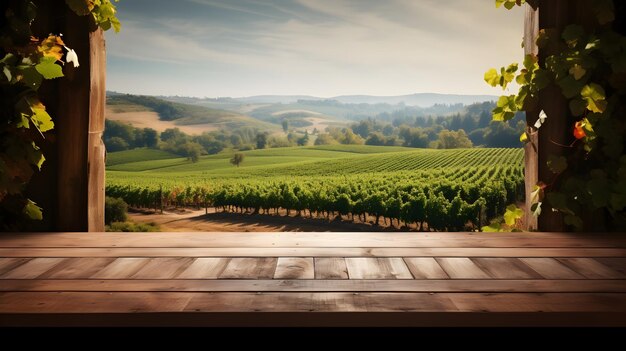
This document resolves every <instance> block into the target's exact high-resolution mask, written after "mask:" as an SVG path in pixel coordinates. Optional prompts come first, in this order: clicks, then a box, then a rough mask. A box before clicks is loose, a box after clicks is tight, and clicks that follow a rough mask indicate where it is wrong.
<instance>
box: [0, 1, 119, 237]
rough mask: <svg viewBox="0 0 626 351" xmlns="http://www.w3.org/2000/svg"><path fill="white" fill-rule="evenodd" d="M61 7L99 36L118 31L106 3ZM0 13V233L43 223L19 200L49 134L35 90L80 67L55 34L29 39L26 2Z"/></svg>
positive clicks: (31, 12) (31, 16)
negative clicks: (95, 29)
mask: <svg viewBox="0 0 626 351" xmlns="http://www.w3.org/2000/svg"><path fill="white" fill-rule="evenodd" d="M116 1H117V0H116ZM66 4H67V5H68V6H69V7H70V8H71V9H72V11H74V12H75V13H76V14H77V15H79V16H91V17H92V18H93V20H94V22H95V24H97V25H98V26H100V27H101V28H102V29H104V30H107V29H110V28H113V29H114V30H115V31H116V32H117V31H119V30H120V22H119V20H118V19H117V17H116V9H115V6H114V5H113V3H111V1H110V0H66ZM0 13H1V14H0V229H2V230H16V229H19V226H20V223H23V222H24V221H27V220H41V219H42V218H43V212H42V209H41V208H40V207H39V206H37V204H36V203H35V202H33V201H32V200H30V199H28V198H26V196H24V194H23V191H24V188H25V186H26V185H27V184H28V183H29V181H30V180H31V178H32V176H33V175H34V173H35V172H36V171H39V170H41V168H42V167H43V166H44V162H45V160H46V158H45V156H44V155H43V153H42V151H41V149H40V147H39V146H38V144H40V143H41V142H42V141H43V140H44V139H45V138H46V136H47V133H48V132H49V131H51V130H53V129H54V122H53V119H52V117H51V116H50V115H49V114H48V112H46V107H45V106H44V105H43V104H42V103H41V101H40V99H39V96H38V90H39V88H40V86H41V85H42V84H45V81H46V80H51V79H59V78H62V77H63V76H64V74H63V66H64V65H73V66H74V67H79V66H80V64H79V59H78V58H79V57H78V54H77V53H76V52H75V51H74V50H72V49H71V48H70V47H68V46H67V45H71V43H67V45H66V43H65V42H64V41H63V37H62V34H61V33H56V34H50V35H48V36H46V37H44V38H37V37H35V36H34V35H33V33H32V30H31V25H32V23H33V21H34V20H35V18H36V16H37V7H36V6H35V4H34V3H33V2H32V1H28V0H8V1H3V2H2V3H1V4H0ZM82 54H85V55H86V54H87V53H81V55H82ZM64 58H65V61H64V60H63V59H64Z"/></svg>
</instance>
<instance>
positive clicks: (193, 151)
mask: <svg viewBox="0 0 626 351" xmlns="http://www.w3.org/2000/svg"><path fill="white" fill-rule="evenodd" d="M181 149H182V151H183V152H184V154H185V156H187V159H188V160H191V162H193V163H196V162H198V161H199V160H200V156H201V155H202V152H203V151H204V149H203V148H202V145H200V144H198V143H196V142H187V143H185V144H183V145H182V147H181Z"/></svg>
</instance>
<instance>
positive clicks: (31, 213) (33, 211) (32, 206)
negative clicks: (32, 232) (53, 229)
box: [22, 200, 43, 221]
mask: <svg viewBox="0 0 626 351" xmlns="http://www.w3.org/2000/svg"><path fill="white" fill-rule="evenodd" d="M22 213H23V214H24V215H25V216H26V217H28V218H30V219H32V220H36V221H41V220H42V219H43V213H42V212H41V207H39V206H37V204H36V203H34V202H32V201H31V200H27V202H26V206H24V208H23V209H22Z"/></svg>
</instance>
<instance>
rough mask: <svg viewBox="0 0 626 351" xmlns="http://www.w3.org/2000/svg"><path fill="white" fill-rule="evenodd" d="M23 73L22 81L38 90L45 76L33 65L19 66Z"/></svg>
mask: <svg viewBox="0 0 626 351" xmlns="http://www.w3.org/2000/svg"><path fill="white" fill-rule="evenodd" d="M18 69H19V70H20V73H21V77H22V79H21V82H22V83H23V84H24V85H26V86H27V87H29V88H31V89H33V90H37V89H39V87H40V86H41V82H42V81H43V77H42V76H41V74H40V73H39V72H37V70H36V69H35V67H33V66H22V67H18Z"/></svg>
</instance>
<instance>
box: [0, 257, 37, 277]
mask: <svg viewBox="0 0 626 351" xmlns="http://www.w3.org/2000/svg"><path fill="white" fill-rule="evenodd" d="M28 261H30V258H6V257H2V258H0V276H2V275H3V274H4V273H6V272H8V271H10V270H13V269H15V268H17V267H18V266H21V265H23V264H24V263H26V262H28Z"/></svg>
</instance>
